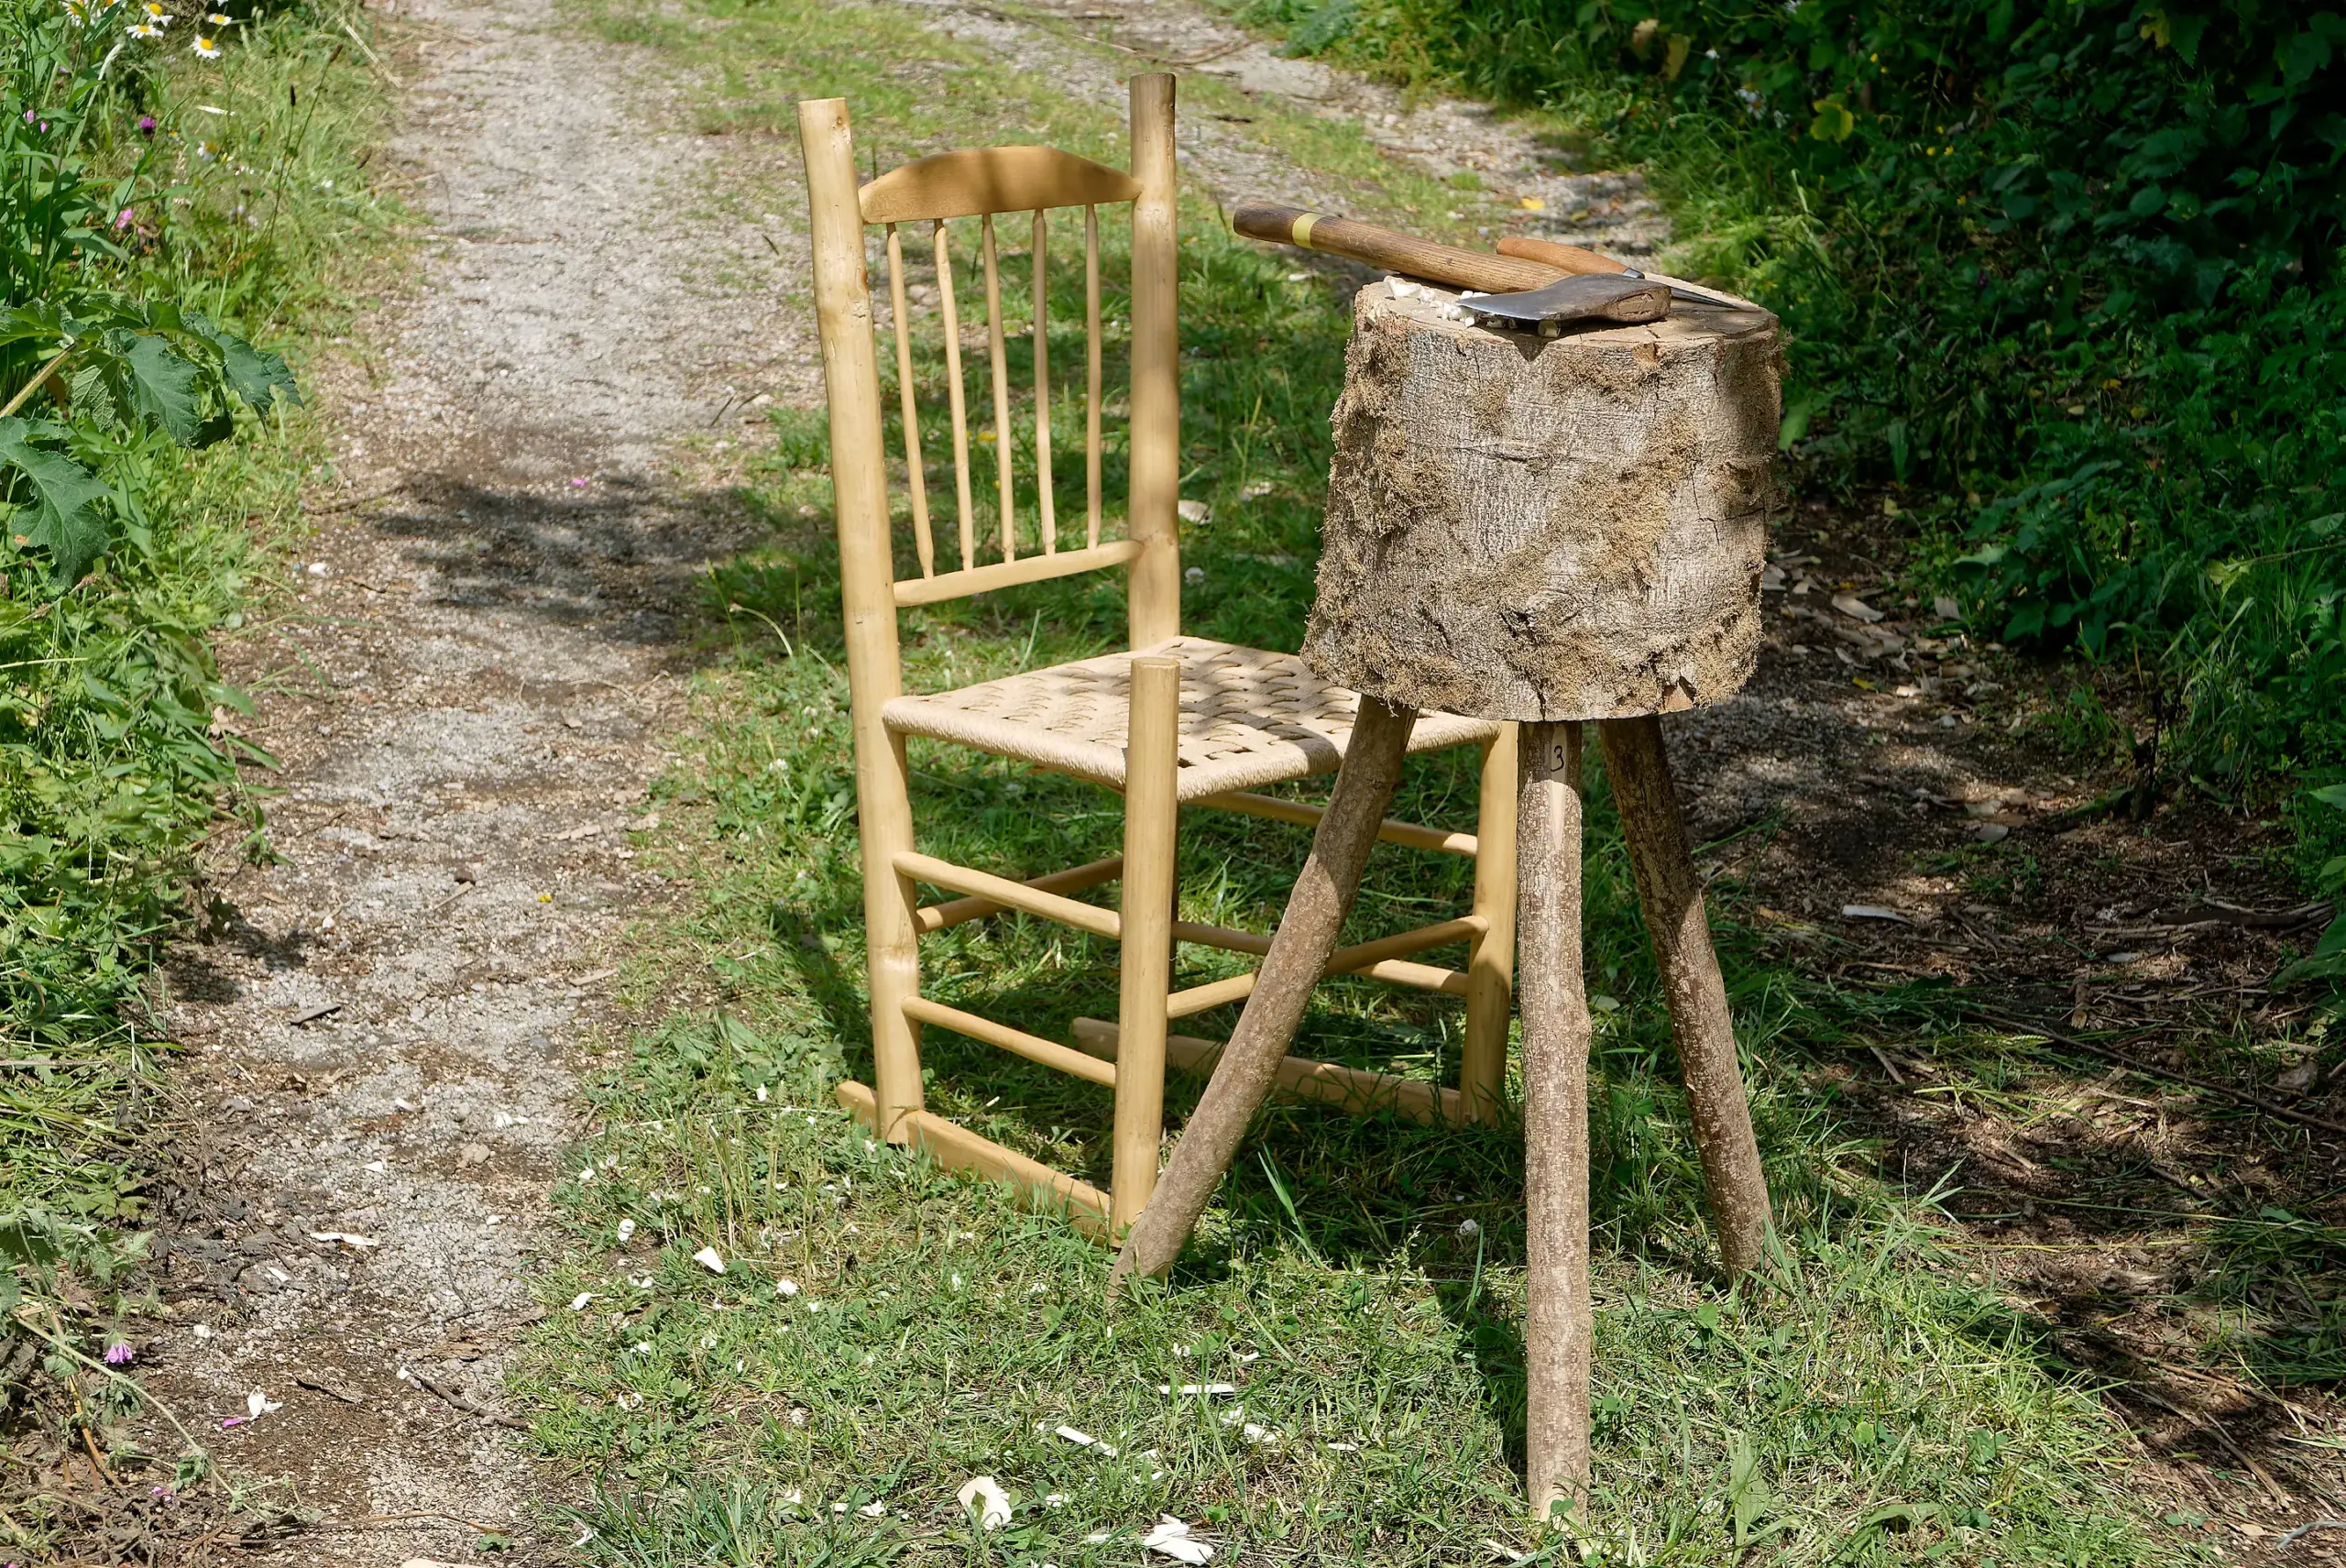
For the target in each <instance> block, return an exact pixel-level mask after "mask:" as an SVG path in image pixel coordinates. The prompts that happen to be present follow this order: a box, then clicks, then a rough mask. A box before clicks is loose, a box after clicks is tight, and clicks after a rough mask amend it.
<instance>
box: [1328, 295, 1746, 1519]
mask: <svg viewBox="0 0 2346 1568" xmlns="http://www.w3.org/2000/svg"><path fill="white" fill-rule="evenodd" d="M1780 387H1781V351H1780V334H1779V331H1778V327H1777V323H1776V320H1775V318H1774V317H1773V316H1771V315H1770V314H1769V313H1767V312H1765V311H1763V310H1760V309H1759V308H1758V307H1756V306H1755V307H1751V308H1749V309H1741V308H1736V307H1734V306H1713V305H1706V304H1701V303H1696V302H1688V301H1685V300H1683V299H1681V300H1679V301H1677V302H1674V303H1673V306H1672V313H1671V314H1670V315H1669V316H1668V317H1667V318H1666V319H1664V320H1662V321H1659V322H1654V323H1647V324H1643V325H1638V326H1613V327H1601V328H1596V329H1594V330H1584V331H1580V332H1577V333H1573V334H1567V335H1563V336H1560V337H1555V338H1539V337H1528V336H1524V335H1521V334H1512V333H1507V332H1499V331H1493V330H1490V329H1488V328H1485V327H1482V326H1478V325H1475V324H1474V323H1472V322H1471V321H1470V320H1468V319H1466V317H1465V315H1464V313H1463V312H1461V311H1459V310H1458V309H1457V307H1456V305H1455V303H1454V302H1453V297H1452V296H1450V295H1448V294H1445V293H1443V292H1442V291H1438V290H1434V289H1430V288H1425V287H1422V286H1412V285H1406V284H1405V285H1401V286H1399V287H1398V288H1397V287H1396V286H1395V285H1393V284H1391V283H1389V282H1388V283H1385V284H1376V285H1372V286H1370V287H1369V288H1366V289H1364V290H1362V291H1361V292H1360V294H1359V295H1358V296H1357V298H1356V300H1355V302H1354V332H1353V338H1352V344H1351V346H1350V348H1349V350H1348V352H1347V356H1346V362H1345V377H1344V392H1343V398H1342V400H1340V401H1339V402H1338V403H1337V405H1336V413H1335V435H1336V452H1335V463H1334V466H1333V471H1332V478H1331V481H1330V485H1329V498H1328V514H1327V521H1326V523H1325V526H1324V530H1323V533H1322V539H1321V560H1320V582H1319V594H1318V597H1317V599H1316V600H1315V602H1314V604H1313V607H1312V613H1311V623H1310V630H1309V633H1308V634H1307V636H1306V639H1305V641H1304V650H1303V652H1304V656H1305V658H1306V659H1307V660H1309V661H1310V663H1311V665H1312V667H1313V669H1314V670H1315V671H1316V672H1317V673H1318V674H1321V675H1322V676H1324V677H1326V678H1328V679H1330V680H1332V681H1336V682H1339V683H1341V684H1343V685H1347V686H1351V687H1353V688H1354V689H1355V690H1357V691H1359V692H1361V693H1363V694H1364V696H1375V697H1376V698H1379V699H1381V700H1382V701H1384V702H1387V703H1389V704H1392V705H1394V706H1395V707H1410V708H1423V709H1434V710H1445V711H1448V712H1452V713H1461V714H1469V715H1473V716H1474V717H1476V718H1507V719H1515V720H1520V721H1524V722H1525V729H1524V732H1523V737H1522V758H1523V763H1522V766H1523V780H1524V782H1523V794H1522V806H1521V810H1520V813H1519V826H1518V856H1519V860H1518V878H1517V885H1518V895H1519V904H1518V918H1517V929H1518V939H1519V941H1520V942H1521V944H1522V947H1523V951H1522V954H1521V960H1520V965H1519V969H1520V972H1521V977H1522V978H1521V983H1520V991H1519V1000H1520V1006H1521V1010H1522V1014H1523V1080H1524V1091H1525V1104H1524V1115H1525V1132H1524V1137H1525V1146H1526V1172H1525V1187H1526V1192H1525V1198H1526V1203H1527V1208H1528V1211H1529V1224H1530V1235H1529V1270H1530V1272H1529V1280H1528V1291H1529V1303H1528V1306H1527V1310H1526V1319H1525V1347H1526V1359H1527V1363H1528V1367H1529V1373H1528V1381H1529V1389H1528V1392H1529V1415H1528V1420H1527V1429H1526V1444H1525V1448H1526V1455H1527V1475H1526V1483H1527V1487H1528V1490H1529V1497H1530V1501H1531V1504H1532V1508H1533V1512H1534V1513H1535V1515H1537V1516H1538V1517H1540V1518H1545V1517H1546V1516H1547V1512H1548V1509H1549V1508H1550V1506H1551V1505H1552V1504H1554V1503H1556V1502H1567V1503H1570V1504H1573V1505H1574V1506H1576V1507H1577V1506H1581V1505H1584V1501H1585V1497H1586V1492H1587V1486H1588V1479H1589V1476H1588V1466H1589V1441H1588V1409H1589V1395H1588V1378H1589V1365H1590V1341H1591V1336H1592V1332H1593V1324H1592V1321H1591V1317H1590V1306H1589V1302H1590V1296H1589V1280H1588V1269H1589V1248H1588V1135H1587V1124H1586V1115H1587V1104H1586V1094H1587V1067H1588V1053H1589V1046H1590V1038H1591V1026H1590V1022H1589V1015H1588V1010H1587V1004H1586V1001H1585V998H1584V994H1583V992H1582V980H1581V967H1580V916H1579V902H1580V883H1579V869H1578V862H1579V846H1580V809H1579V749H1580V735H1579V727H1580V721H1582V720H1589V719H1594V720H1597V721H1599V722H1600V728H1601V729H1602V730H1603V732H1604V740H1605V754H1606V762H1607V767H1608V771H1609V772H1610V773H1611V774H1612V777H1613V784H1614V800H1615V804H1616V805H1617V806H1618V808H1619V810H1620V813H1621V818H1622V825H1623V829H1624V833H1625V836H1626V837H1627V839H1628V844H1629V849H1630V854H1631V860H1632V863H1633V865H1634V867H1635V870H1636V874H1637V882H1638V887H1639V894H1640V904H1641V905H1642V907H1643V909H1644V911H1645V916H1646V922H1647V926H1648V928H1649V933H1650V937H1651V938H1652V940H1653V946H1654V956H1655V959H1656V961H1657V963H1658V965H1659V967H1660V970H1661V980H1662V990H1663V994H1664V995H1665V997H1666V998H1667V999H1668V1001H1669V1003H1670V1007H1671V1014H1672V1031H1673V1034H1674V1035H1675V1037H1676V1039H1677V1043H1678V1050H1679V1059H1680V1066H1681V1069H1682V1071H1683V1075H1684V1080H1685V1084H1686V1090H1687V1095H1688V1099H1689V1102H1690V1108H1691V1110H1692V1113H1693V1116H1694V1124H1695V1129H1696V1141H1697V1143H1698V1145H1699V1146H1700V1147H1701V1151H1702V1155H1703V1164H1704V1172H1705V1179H1706V1185H1707V1187H1708V1189H1709V1194H1710V1201H1711V1212H1712V1215H1713V1218H1714V1221H1715V1223H1716V1226H1717V1228H1718V1233H1719V1241H1720V1250H1721V1253H1722V1255H1723V1257H1724V1259H1725V1261H1726V1264H1727V1270H1728V1272H1729V1273H1730V1274H1731V1275H1734V1274H1740V1273H1742V1272H1744V1271H1746V1270H1748V1269H1749V1268H1751V1267H1752V1266H1755V1265H1756V1264H1757V1263H1758V1262H1759V1259H1760V1256H1761V1255H1762V1249H1763V1246H1764V1243H1765V1238H1766V1236H1767V1234H1768V1229H1769V1224H1770V1216H1769V1203H1768V1193H1767V1187H1766V1183H1765V1181H1764V1179H1763V1178H1762V1176H1761V1174H1760V1166H1759V1148H1758V1145H1757V1143H1756V1141H1755V1139H1754V1137H1753V1135H1752V1129H1751V1117H1750V1112H1749V1106H1748V1104H1747V1103H1746V1101H1745V1094H1744V1087H1743V1079H1742V1072H1741V1069H1740V1067H1739V1066H1738V1061H1737V1057H1736V1046H1735V1035H1734V1030H1733V1026H1732V1023H1731V1020H1730V1018H1729V1016H1728V1014H1727V995H1726V988H1725V985H1724V983H1723V982H1722V981H1721V979H1720V976H1719V969H1718V961H1717V959H1716V955H1715V954H1714V953H1713V951H1712V948H1711V944H1710V933H1709V927H1708V925H1707V923H1706V921H1705V916H1704V913H1703V908H1702V894H1701V886H1702V884H1701V881H1700V879H1699V878H1698V877H1697V876H1696V874H1695V872H1694V865H1693V861H1692V857H1691V855H1690V853H1689V851H1688V847H1687V840H1686V833H1685V828H1684V825H1683V822H1682V820H1681V818H1680V816H1679V811H1678V805H1677V800H1676V797H1675V795H1674V794H1673V793H1672V785H1671V781H1670V773H1669V768H1668V762H1667V758H1666V754H1665V753H1664V751H1663V750H1662V746H1661V730H1660V727H1659V725H1658V723H1657V721H1656V717H1655V716H1657V715H1660V714H1665V713H1674V712H1679V711H1682V710H1683V709H1686V708H1690V707H1695V706H1697V705H1700V704H1705V703H1714V702H1718V701H1721V700H1723V699H1725V698H1727V697H1728V696H1732V695H1733V694H1734V693H1735V692H1736V691H1737V690H1738V688H1739V687H1740V686H1741V685H1743V682H1744V681H1745V679H1746V678H1748V677H1749V674H1750V673H1751V667H1752V664H1753V662H1754V660H1755V659H1756V657H1757V655H1758V652H1759V637H1760V622H1759V574H1760V569H1761V567H1762V565H1763V564H1764V561H1765V551H1766V543H1767V524H1768V520H1769V518H1770V515H1771V514H1772V513H1773V512H1774V511H1775V510H1776V509H1777V507H1778V505H1779V490H1778V486H1777V480H1776V434H1777V427H1778V421H1779V417H1780V395H1781V392H1780Z"/></svg>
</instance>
